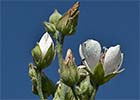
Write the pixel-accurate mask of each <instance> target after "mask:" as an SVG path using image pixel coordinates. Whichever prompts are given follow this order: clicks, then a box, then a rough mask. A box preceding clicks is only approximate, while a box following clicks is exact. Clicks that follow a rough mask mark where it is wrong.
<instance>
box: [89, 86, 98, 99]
mask: <svg viewBox="0 0 140 100" xmlns="http://www.w3.org/2000/svg"><path fill="white" fill-rule="evenodd" d="M97 90H98V87H94V90H93V93H92V95H91V97H90V100H95V96H96V93H97Z"/></svg>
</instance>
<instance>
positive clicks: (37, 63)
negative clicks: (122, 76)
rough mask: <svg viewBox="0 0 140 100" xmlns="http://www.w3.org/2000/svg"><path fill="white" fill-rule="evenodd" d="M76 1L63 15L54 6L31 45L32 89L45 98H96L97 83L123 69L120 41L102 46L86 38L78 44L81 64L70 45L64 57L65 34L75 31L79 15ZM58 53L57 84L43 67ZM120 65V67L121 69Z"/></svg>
mask: <svg viewBox="0 0 140 100" xmlns="http://www.w3.org/2000/svg"><path fill="white" fill-rule="evenodd" d="M79 5H80V3H79V2H76V3H75V4H74V5H73V6H72V7H71V8H70V9H69V10H68V11H67V12H65V13H64V15H61V14H60V13H59V12H58V10H55V11H54V12H53V14H52V15H51V16H50V17H49V21H48V22H47V21H45V22H44V26H45V30H46V32H45V33H44V34H43V36H42V37H41V39H40V41H39V42H37V44H36V46H35V47H34V48H33V49H32V57H33V61H34V64H32V63H31V64H29V77H30V79H31V81H32V92H33V93H34V94H36V95H38V96H39V97H40V100H47V98H48V97H49V96H50V95H52V96H53V100H95V95H96V92H97V90H98V88H99V86H100V85H102V84H104V83H106V82H108V81H109V80H110V79H112V78H113V77H115V76H116V75H117V74H119V73H120V72H122V71H123V70H124V69H121V65H122V62H123V53H122V52H121V49H120V45H116V46H112V47H110V48H108V49H107V48H104V51H103V52H102V46H101V44H100V43H99V42H98V41H96V40H93V39H88V40H87V41H85V42H83V43H81V44H80V46H79V55H80V57H81V61H82V64H81V65H79V66H77V64H76V63H75V58H74V55H73V53H72V50H71V49H68V50H67V53H66V57H65V59H63V55H62V54H63V42H64V38H65V36H69V35H73V34H74V33H75V32H76V28H77V25H78V15H79V10H78V8H79ZM56 54H57V57H58V64H59V69H58V72H59V74H60V79H59V81H58V82H57V84H56V85H54V83H53V82H52V81H51V80H50V79H49V78H48V77H47V75H46V74H45V72H44V70H45V69H46V68H47V67H49V65H50V64H51V63H52V62H53V59H54V58H55V57H56V56H55V55H56ZM120 69H121V70H120Z"/></svg>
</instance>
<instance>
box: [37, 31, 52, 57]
mask: <svg viewBox="0 0 140 100" xmlns="http://www.w3.org/2000/svg"><path fill="white" fill-rule="evenodd" d="M51 44H52V45H53V47H54V43H53V40H52V38H51V37H50V35H49V34H48V33H47V32H46V33H45V34H44V35H43V36H42V37H41V39H40V41H39V46H40V49H41V52H42V57H43V58H44V57H45V55H46V53H47V51H48V49H49V47H50V46H51Z"/></svg>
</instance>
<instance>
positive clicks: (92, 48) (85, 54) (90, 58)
mask: <svg viewBox="0 0 140 100" xmlns="http://www.w3.org/2000/svg"><path fill="white" fill-rule="evenodd" d="M106 50H107V52H106V53H105V57H104V59H103V62H102V65H103V69H104V72H105V76H107V75H109V74H111V73H115V72H119V69H120V67H121V64H122V62H123V53H121V50H120V45H117V46H114V47H110V48H109V49H106ZM79 54H80V56H81V59H82V60H85V62H86V63H87V65H88V67H90V69H91V70H92V69H93V68H94V67H95V66H96V65H97V63H98V62H99V60H100V59H101V46H100V43H99V42H97V41H95V40H91V39H90V40H87V41H85V42H84V43H83V44H81V45H80V47H79ZM87 65H86V66H87Z"/></svg>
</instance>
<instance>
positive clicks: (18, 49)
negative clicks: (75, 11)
mask: <svg viewBox="0 0 140 100" xmlns="http://www.w3.org/2000/svg"><path fill="white" fill-rule="evenodd" d="M73 4H74V1H63V2H60V1H59V2H58V1H57V2H56V1H48V2H47V1H43V0H42V1H34V0H32V1H22V0H20V1H5V2H4V1H3V2H1V11H2V12H1V15H0V16H1V18H2V19H1V29H2V30H1V32H0V34H1V60H0V61H1V62H0V63H1V64H0V73H1V75H0V77H1V78H0V79H1V81H0V83H1V87H0V88H1V89H0V90H1V93H0V94H1V95H0V98H1V99H2V100H3V99H9V100H10V99H18V100H20V99H38V97H37V96H35V95H34V94H32V92H31V81H30V79H29V77H28V63H30V62H32V57H31V50H32V48H33V47H34V46H35V44H36V42H37V41H39V39H40V37H41V36H42V35H43V33H44V32H45V29H44V27H43V24H42V23H43V21H47V20H48V18H49V16H50V14H51V13H52V12H53V10H54V9H55V8H56V9H58V10H59V11H60V12H61V13H64V12H65V11H66V10H68V8H69V7H71V6H72V5H73ZM138 7H139V5H138V2H136V1H133V2H131V1H119V2H117V1H112V2H111V1H98V2H97V1H86V0H85V1H84V0H83V1H81V6H80V9H79V10H80V16H79V23H78V28H77V32H76V34H75V35H73V36H70V37H66V40H65V43H64V54H65V53H66V50H67V49H68V48H71V49H72V51H73V53H74V56H75V58H76V63H77V64H80V63H81V60H80V56H79V52H78V48H79V44H80V43H82V42H84V41H85V40H87V39H95V40H98V41H99V42H100V43H101V45H102V46H106V47H109V46H112V45H116V44H120V45H121V49H122V52H124V56H125V57H124V62H123V65H122V67H124V68H126V70H125V71H124V72H123V73H121V74H120V75H118V76H117V77H115V78H114V79H112V80H111V81H110V82H108V83H107V84H105V85H103V86H101V87H100V88H99V91H98V93H97V96H96V98H97V100H99V99H102V100H114V99H115V100H124V99H126V100H128V99H130V100H134V99H135V100H138V98H139V99H140V97H139V73H140V72H139V67H140V66H139V8H138ZM58 68H59V67H58V63H57V59H55V60H54V61H53V63H52V64H51V66H50V67H49V68H47V69H46V70H45V73H46V74H47V75H48V77H50V78H51V79H52V80H53V81H54V82H55V83H56V82H57V80H58V79H59V75H58V72H57V70H58ZM50 100H51V99H50Z"/></svg>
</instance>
